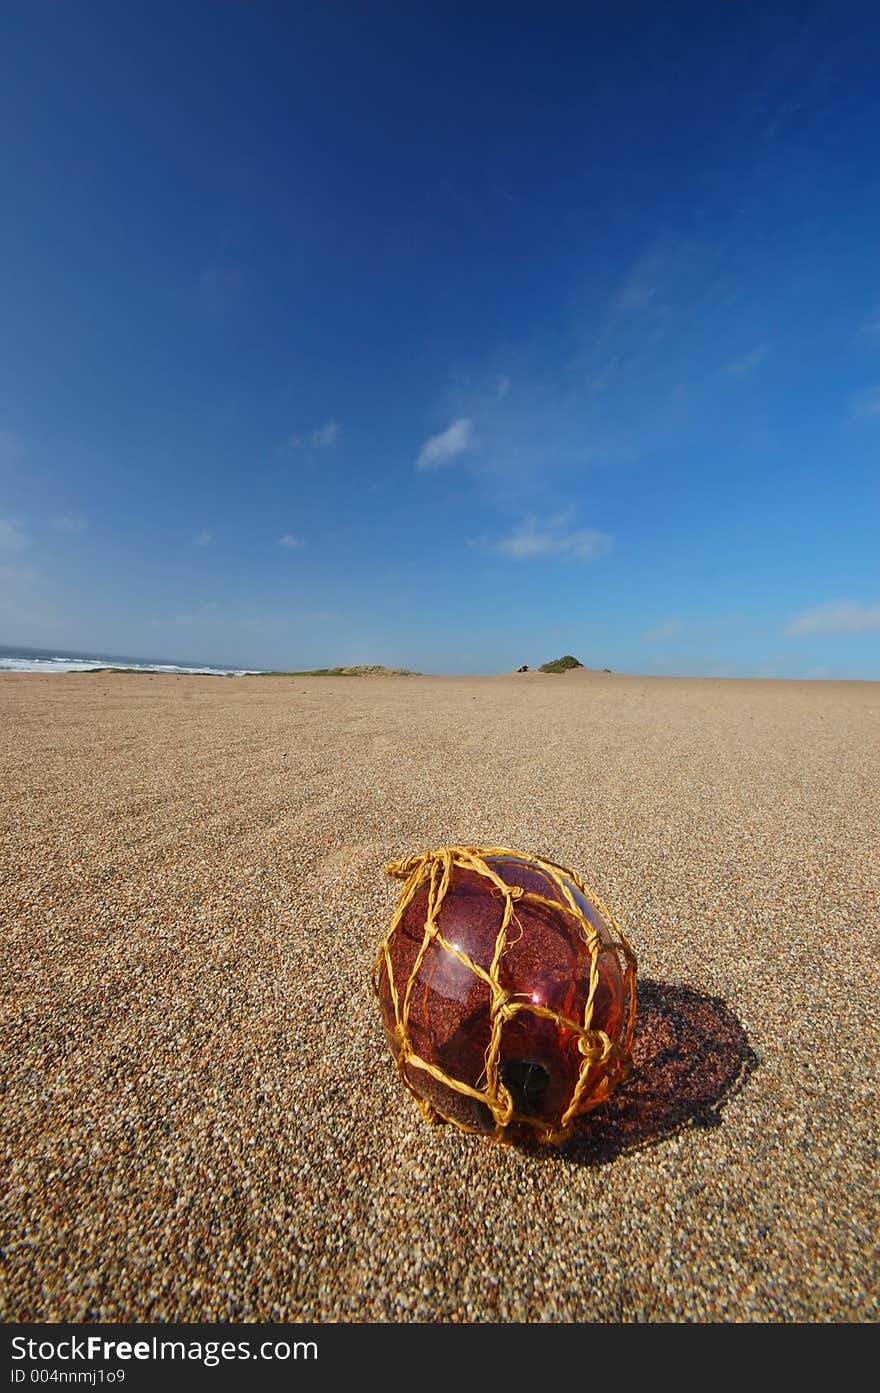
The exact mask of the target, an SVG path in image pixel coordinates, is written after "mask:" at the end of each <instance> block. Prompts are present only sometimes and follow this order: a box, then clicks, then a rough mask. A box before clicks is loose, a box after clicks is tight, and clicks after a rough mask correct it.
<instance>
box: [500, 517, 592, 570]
mask: <svg viewBox="0 0 880 1393" xmlns="http://www.w3.org/2000/svg"><path fill="white" fill-rule="evenodd" d="M613 545H614V539H613V537H610V536H609V535H608V533H607V532H597V531H595V530H594V529H591V528H580V529H576V530H574V531H568V532H566V531H562V529H561V528H560V527H559V525H558V524H554V523H553V522H550V523H546V522H545V523H543V524H542V523H540V522H538V521H537V520H536V519H534V518H527V519H526V520H525V521H524V522H523V523H522V524H521V525H520V526H519V527H518V528H517V529H516V531H515V532H512V533H510V535H509V536H507V537H502V539H501V541H500V542H495V543H494V545H493V548H492V550H493V551H497V552H500V553H501V554H502V556H509V557H511V559H512V560H514V561H531V560H534V559H535V558H536V557H542V556H559V557H565V558H568V559H569V560H572V561H597V560H598V559H599V558H600V557H602V556H607V554H608V552H609V551H610V550H611V548H612V546H613Z"/></svg>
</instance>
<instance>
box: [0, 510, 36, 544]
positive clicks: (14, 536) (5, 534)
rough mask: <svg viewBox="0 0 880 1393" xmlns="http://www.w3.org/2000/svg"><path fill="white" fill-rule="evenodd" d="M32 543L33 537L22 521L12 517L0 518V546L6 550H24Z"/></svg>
mask: <svg viewBox="0 0 880 1393" xmlns="http://www.w3.org/2000/svg"><path fill="white" fill-rule="evenodd" d="M30 544H31V539H30V537H29V536H28V535H27V533H26V532H25V531H24V529H23V528H22V526H21V523H19V522H16V521H14V519H12V518H0V547H2V548H3V549H4V550H5V551H23V550H24V548H25V547H29V546H30Z"/></svg>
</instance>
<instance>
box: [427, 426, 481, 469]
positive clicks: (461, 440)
mask: <svg viewBox="0 0 880 1393" xmlns="http://www.w3.org/2000/svg"><path fill="white" fill-rule="evenodd" d="M473 440H474V430H473V425H472V423H471V422H470V421H469V420H468V418H467V417H466V416H462V417H460V418H459V420H457V421H453V423H452V425H451V426H449V427H447V429H446V430H443V431H440V433H439V434H438V435H431V436H429V437H428V439H427V440H426V441H425V443H424V445H423V446H422V448H421V450H420V451H419V457H418V459H417V460H416V466H417V468H419V469H432V468H434V466H435V465H438V464H445V463H446V461H447V460H451V459H455V457H456V455H460V454H463V453H464V451H465V450H469V449H470V448H471V447H472V445H473Z"/></svg>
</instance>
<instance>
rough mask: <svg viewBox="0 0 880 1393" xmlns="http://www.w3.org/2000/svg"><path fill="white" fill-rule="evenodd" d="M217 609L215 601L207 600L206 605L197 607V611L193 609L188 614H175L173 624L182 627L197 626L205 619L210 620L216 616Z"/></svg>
mask: <svg viewBox="0 0 880 1393" xmlns="http://www.w3.org/2000/svg"><path fill="white" fill-rule="evenodd" d="M218 609H219V605H218V604H217V601H216V600H209V601H208V603H207V604H204V605H199V607H198V609H194V610H193V611H192V612H191V613H189V614H175V616H174V622H175V624H182V625H187V624H198V623H199V622H203V621H204V620H206V619H212V618H213V617H214V616H215V615H216V614H217V611H218Z"/></svg>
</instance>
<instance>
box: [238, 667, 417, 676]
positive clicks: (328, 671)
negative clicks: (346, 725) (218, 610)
mask: <svg viewBox="0 0 880 1393" xmlns="http://www.w3.org/2000/svg"><path fill="white" fill-rule="evenodd" d="M252 676H254V677H421V676H422V674H421V673H420V672H410V670H409V668H406V667H382V666H381V664H361V665H360V666H358V667H313V668H307V669H305V670H303V671H299V672H256V673H253V674H252Z"/></svg>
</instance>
